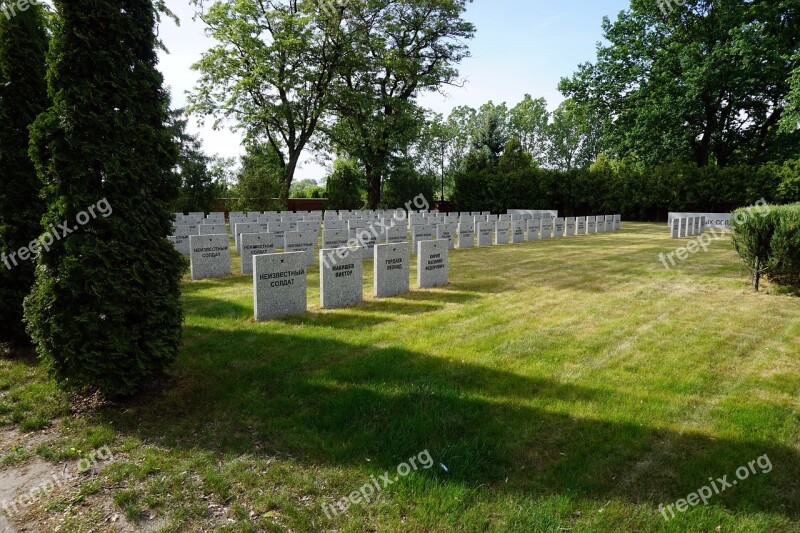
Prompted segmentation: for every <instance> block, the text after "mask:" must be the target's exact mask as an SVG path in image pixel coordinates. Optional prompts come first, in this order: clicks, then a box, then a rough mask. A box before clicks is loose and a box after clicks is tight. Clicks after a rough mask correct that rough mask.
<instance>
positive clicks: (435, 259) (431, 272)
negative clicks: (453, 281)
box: [417, 240, 450, 289]
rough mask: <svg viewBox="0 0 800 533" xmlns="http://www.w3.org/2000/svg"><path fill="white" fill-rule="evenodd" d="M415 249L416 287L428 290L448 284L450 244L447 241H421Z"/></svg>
mask: <svg viewBox="0 0 800 533" xmlns="http://www.w3.org/2000/svg"><path fill="white" fill-rule="evenodd" d="M418 246H419V248H418V249H417V287H419V288H420V289H430V288H433V287H443V286H445V285H447V283H448V279H449V278H448V260H449V253H450V243H449V242H448V241H447V240H436V241H421V242H420V243H419V245H418Z"/></svg>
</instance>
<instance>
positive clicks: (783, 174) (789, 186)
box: [777, 159, 800, 203]
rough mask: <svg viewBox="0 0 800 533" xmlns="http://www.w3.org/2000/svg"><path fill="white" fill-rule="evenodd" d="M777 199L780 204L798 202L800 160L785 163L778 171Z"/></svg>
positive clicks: (799, 200) (799, 197)
mask: <svg viewBox="0 0 800 533" xmlns="http://www.w3.org/2000/svg"><path fill="white" fill-rule="evenodd" d="M777 172H778V174H779V176H780V185H779V186H778V199H779V200H780V201H781V202H786V203H792V202H800V159H792V160H789V161H786V162H785V163H784V164H783V165H782V166H781V167H780V169H779V170H777Z"/></svg>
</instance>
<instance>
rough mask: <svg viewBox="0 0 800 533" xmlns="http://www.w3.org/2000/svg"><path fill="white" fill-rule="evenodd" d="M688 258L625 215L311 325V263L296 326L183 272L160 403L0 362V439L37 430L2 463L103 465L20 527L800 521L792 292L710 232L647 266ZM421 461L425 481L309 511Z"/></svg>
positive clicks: (751, 527)
mask: <svg viewBox="0 0 800 533" xmlns="http://www.w3.org/2000/svg"><path fill="white" fill-rule="evenodd" d="M685 242H686V241H673V240H671V239H669V231H668V229H667V227H666V226H665V225H664V226H660V225H654V224H631V223H625V224H623V231H622V232H619V233H612V234H604V235H596V236H590V237H579V238H574V239H567V240H558V241H549V242H534V243H525V244H520V245H513V246H502V247H493V248H484V249H474V250H464V251H455V252H452V253H451V257H450V281H451V284H450V285H449V286H448V287H446V288H444V289H439V290H427V291H414V292H412V293H410V294H407V295H405V296H402V297H399V298H393V299H388V300H380V301H378V300H374V299H372V298H371V294H372V262H371V261H369V262H366V263H365V269H364V270H365V279H364V287H365V295H366V296H367V300H366V301H365V303H364V304H363V305H361V306H358V307H355V308H351V309H346V310H338V311H320V310H319V275H318V269H316V268H314V269H311V270H310V272H309V279H308V286H309V306H310V312H309V313H308V314H306V315H304V316H300V317H295V318H291V319H286V320H280V321H276V322H269V323H261V324H259V323H256V322H254V320H253V318H252V315H253V309H252V299H253V296H252V279H251V278H249V277H247V276H234V277H230V278H227V279H224V280H217V281H203V282H191V281H187V282H186V283H185V285H184V302H185V311H186V324H185V332H184V339H185V344H184V347H183V349H182V350H181V353H180V357H179V360H178V363H177V365H176V366H175V367H174V370H173V372H172V375H171V376H170V379H169V380H168V381H167V382H166V383H161V384H158V386H157V388H156V390H157V393H151V394H150V395H147V396H145V397H143V398H140V399H137V400H136V401H135V402H132V403H131V404H129V405H124V406H101V407H99V408H94V409H88V410H81V411H80V412H79V413H77V414H76V413H75V412H74V411H70V407H69V405H68V403H67V402H66V400H65V398H64V397H63V395H61V394H60V393H58V392H57V391H56V390H55V388H54V386H53V385H52V383H50V382H49V381H48V380H47V379H46V376H45V372H43V370H42V369H41V368H39V367H38V365H36V364H34V363H31V362H20V361H16V362H8V361H4V362H0V390H2V391H3V392H2V395H0V424H3V425H5V426H6V429H7V430H8V429H9V427H11V426H16V427H17V428H18V429H19V430H22V431H24V432H31V431H33V432H34V433H33V434H34V435H35V434H36V432H37V431H40V430H42V428H44V431H50V432H51V433H53V435H54V436H53V438H51V439H50V440H48V441H46V442H44V443H42V442H39V443H38V444H37V443H36V440H35V439H33V440H32V441H31V442H32V443H31V444H29V445H25V446H20V447H17V448H15V449H13V450H7V449H6V450H3V459H2V460H3V464H4V465H5V466H4V468H9V467H11V466H13V465H20V464H24V463H25V461H30V460H31V459H32V458H33V457H35V456H39V457H41V458H44V459H46V460H49V461H54V462H64V461H70V460H75V459H77V458H80V457H82V456H85V454H86V453H87V451H88V450H93V449H96V448H99V447H101V446H104V445H108V446H109V447H110V449H111V450H112V451H113V453H114V461H113V462H111V463H109V465H108V466H107V467H106V468H104V469H103V470H102V471H98V472H94V473H91V474H86V475H84V476H83V477H81V479H80V481H79V482H78V483H77V484H75V485H74V486H70V487H67V488H65V489H63V490H59V491H56V492H55V493H53V494H51V495H48V497H47V498H44V499H43V501H42V502H40V503H38V504H35V505H32V506H31V507H30V508H28V509H27V511H26V513H25V514H24V515H23V516H21V517H18V518H19V520H22V521H24V520H32V521H37V522H36V523H38V524H40V526H41V527H50V526H54V525H56V524H60V525H61V527H62V530H68V531H73V530H83V531H88V530H89V529H92V528H94V529H95V530H97V529H98V524H104V525H102V527H100V529H101V530H109V529H112V528H113V527H117V526H119V528H120V529H124V528H125V527H136V528H150V529H159V528H161V529H163V530H166V531H173V530H208V529H219V530H227V531H288V530H291V531H323V530H337V531H353V532H355V531H381V532H383V531H487V530H488V531H514V532H516V531H565V530H570V531H609V532H612V531H613V532H616V531H714V530H719V531H800V414H799V413H800V357H798V355H799V354H800V300H798V299H797V298H796V297H791V296H786V295H782V294H780V293H779V292H778V291H774V290H769V289H768V291H767V293H766V294H763V293H762V294H754V293H752V292H751V289H750V285H749V282H748V280H747V277H746V273H745V272H744V270H743V268H742V267H741V266H740V264H739V261H738V257H737V255H736V254H735V252H734V251H733V248H732V246H731V244H730V242H729V240H727V239H726V240H724V241H717V242H715V243H713V244H712V245H711V249H710V251H709V252H708V253H702V252H701V253H699V254H697V255H695V256H693V257H690V258H689V260H687V261H686V262H685V263H683V264H681V265H679V266H678V267H676V268H673V269H671V270H666V269H665V268H664V266H663V265H662V264H661V262H660V261H659V260H658V254H659V253H660V252H670V251H673V250H675V248H676V247H677V246H679V245H683V244H685ZM236 261H238V257H235V258H234V262H236ZM234 271H235V272H239V267H238V264H236V265H235V267H234ZM413 279H416V274H415V272H413V271H412V280H413ZM412 285H413V282H412ZM51 421H52V422H51ZM48 425H49V426H50V427H49V429H48ZM426 450H427V451H428V452H429V454H430V457H431V458H432V459H433V463H434V464H433V466H432V467H431V468H428V469H426V468H418V469H417V470H416V471H413V472H411V473H410V474H408V475H407V476H404V477H403V476H400V477H398V480H397V481H396V482H393V483H392V484H391V485H389V486H387V487H386V488H382V489H381V491H380V492H379V493H378V494H377V497H376V498H373V501H372V503H369V504H367V503H360V504H357V505H353V506H351V507H350V508H349V510H347V512H345V513H341V514H338V515H334V514H332V513H330V512H329V513H328V514H331V516H332V518H328V516H326V512H325V511H323V508H322V505H323V504H333V503H334V502H335V501H337V500H340V499H341V498H343V497H344V496H347V495H349V494H350V493H352V492H353V491H356V490H358V489H359V488H360V487H362V486H363V485H365V484H368V483H370V481H371V479H372V478H373V476H374V478H375V479H379V478H380V477H381V475H382V474H384V473H385V472H387V471H388V472H389V473H390V475H391V478H392V480H393V478H394V477H396V476H397V467H398V465H400V464H401V463H404V462H407V461H408V460H409V458H412V457H418V456H419V454H420V453H421V452H424V451H426ZM764 455H766V456H767V457H768V459H769V461H770V464H771V465H772V466H773V468H772V470H771V471H769V472H768V473H764V472H763V470H765V469H762V468H758V470H757V473H752V471H751V473H750V474H749V476H748V478H747V479H746V480H741V481H738V483H737V484H736V485H732V486H731V487H730V488H728V489H726V490H725V491H723V492H721V493H720V494H715V495H714V496H713V497H712V498H711V500H710V501H709V504H708V505H705V506H704V505H702V504H700V505H699V506H697V507H693V508H690V509H689V510H688V511H687V512H685V513H679V512H677V511H676V515H675V518H673V519H671V520H670V521H666V520H665V519H664V518H663V516H662V514H661V513H660V512H659V510H658V506H659V504H664V505H669V504H674V502H675V501H676V500H678V499H680V498H686V496H687V495H688V494H689V493H691V492H694V491H697V490H698V489H700V488H701V487H703V486H704V485H709V484H710V483H711V482H710V481H709V478H713V479H717V478H723V476H727V480H728V481H729V482H732V481H733V480H736V479H737V478H736V475H735V472H736V470H737V468H739V467H742V466H745V467H746V466H747V465H748V464H749V463H750V462H751V461H754V460H756V459H757V458H758V457H762V456H764ZM59 464H61V463H59ZM417 464H418V466H419V461H417ZM376 492H377V491H376ZM113 513H119V514H120V515H121V517H120V519H119V521H118V522H115V521H113V520H111V521H109V516H110V515H111V514H113ZM114 520H116V519H114ZM717 528H720V529H717Z"/></svg>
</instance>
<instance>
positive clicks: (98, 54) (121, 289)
mask: <svg viewBox="0 0 800 533" xmlns="http://www.w3.org/2000/svg"><path fill="white" fill-rule="evenodd" d="M56 5H57V7H58V10H59V15H60V16H59V17H58V18H57V21H58V22H57V24H56V27H55V29H54V32H53V41H52V46H51V47H50V56H49V64H50V65H51V67H50V69H51V70H50V72H49V75H48V79H49V81H50V87H49V88H50V94H51V96H53V97H55V98H54V103H53V105H52V107H51V108H50V109H49V110H48V111H46V112H45V113H43V114H41V115H40V116H39V118H38V119H37V121H36V122H35V123H34V126H33V127H32V128H31V147H32V148H31V154H32V158H33V160H34V161H35V163H36V168H37V171H38V173H39V176H40V177H41V179H42V180H43V183H44V184H45V187H44V197H45V199H46V200H47V204H48V211H47V213H46V214H45V216H44V221H45V224H46V225H47V226H49V225H51V224H52V225H54V226H57V225H58V224H59V223H62V222H66V223H67V224H73V223H74V222H73V221H76V220H80V218H79V216H78V215H79V214H80V213H82V212H85V211H87V210H88V209H89V208H90V207H94V205H95V204H96V205H97V207H101V206H102V204H101V202H102V201H104V202H105V204H106V205H107V207H108V209H104V210H103V216H102V217H99V218H96V219H92V220H91V221H89V222H88V223H87V224H86V225H84V226H83V227H81V228H78V229H76V230H75V231H74V232H72V233H69V234H68V235H66V236H63V237H62V238H61V239H60V240H57V241H56V242H55V243H53V244H52V245H51V246H50V249H49V250H45V251H43V252H42V254H41V255H40V256H39V260H38V264H37V268H36V282H35V285H34V288H33V291H32V292H31V295H30V296H29V297H28V299H27V300H26V302H25V318H26V321H27V323H28V326H29V331H30V333H31V337H32V338H33V340H34V342H35V343H36V348H37V351H38V353H39V355H40V357H41V358H42V359H43V360H44V361H45V362H46V363H47V364H48V365H49V367H50V370H51V372H52V373H53V374H54V376H55V377H56V379H57V380H58V382H59V383H60V384H61V385H63V386H66V387H67V388H70V389H78V390H87V389H88V390H97V391H100V392H101V393H102V394H103V395H105V396H106V397H110V398H119V397H125V396H129V395H132V394H133V393H135V392H137V391H138V390H140V389H141V388H143V387H144V386H146V385H147V384H149V383H150V382H151V381H152V380H153V379H154V378H156V377H157V376H159V375H160V374H162V373H163V372H164V371H165V370H166V368H167V367H168V366H169V365H170V364H171V363H172V362H173V361H174V360H175V358H176V356H177V353H178V347H179V346H180V342H181V327H182V323H183V313H182V311H181V302H180V282H181V277H182V273H183V270H184V268H185V262H184V260H183V259H182V258H181V256H180V255H179V254H178V252H177V251H176V250H175V248H174V247H173V246H172V245H171V244H170V243H169V241H168V240H167V235H169V234H170V229H171V219H172V215H171V214H170V207H171V205H172V203H173V202H174V200H175V197H176V196H177V193H178V187H179V180H178V178H177V176H176V174H175V173H174V172H173V168H174V166H175V163H176V161H177V156H178V151H177V147H176V146H175V144H174V143H173V141H172V138H171V134H170V132H169V131H168V129H167V128H166V127H165V126H164V124H165V123H166V122H167V117H168V111H167V108H168V101H167V95H166V93H165V92H164V90H163V89H162V82H163V78H162V76H161V74H160V73H159V72H158V70H157V69H156V64H157V56H156V52H155V46H156V44H157V41H156V37H155V34H154V32H153V30H154V27H155V17H156V13H155V9H154V7H153V4H152V3H151V2H131V3H128V4H126V5H125V9H120V4H119V3H118V2H107V1H99V2H93V3H92V4H91V9H87V4H86V2H57V3H56ZM97 28H114V30H113V31H107V30H103V31H95V30H96V29H97ZM110 80H113V83H111V82H110Z"/></svg>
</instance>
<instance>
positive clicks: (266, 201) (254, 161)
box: [231, 144, 282, 211]
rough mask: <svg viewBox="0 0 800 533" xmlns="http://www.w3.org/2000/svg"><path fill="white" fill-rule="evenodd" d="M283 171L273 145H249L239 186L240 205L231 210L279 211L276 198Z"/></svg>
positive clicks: (243, 160)
mask: <svg viewBox="0 0 800 533" xmlns="http://www.w3.org/2000/svg"><path fill="white" fill-rule="evenodd" d="M281 172H282V171H281V164H280V157H279V156H278V154H277V153H276V152H275V150H273V149H272V147H271V146H268V145H264V144H260V145H251V146H248V147H247V150H246V153H245V155H243V156H242V166H241V169H240V171H239V176H238V184H237V186H236V192H237V194H238V196H239V203H238V205H236V206H231V207H233V208H234V210H239V211H271V210H276V209H278V208H279V207H280V206H279V204H278V203H276V202H275V200H274V199H275V198H278V196H279V194H280V190H281Z"/></svg>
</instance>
